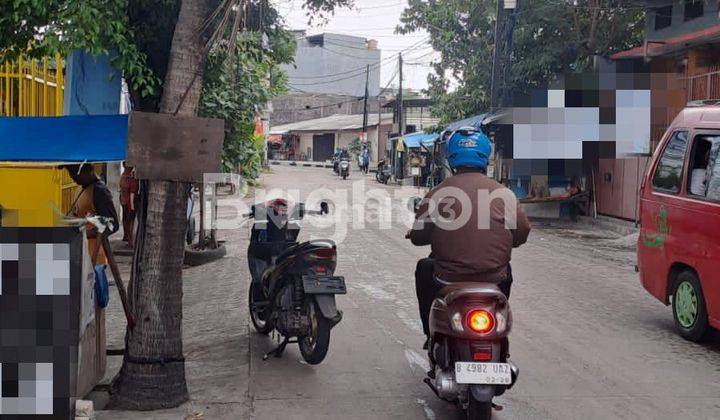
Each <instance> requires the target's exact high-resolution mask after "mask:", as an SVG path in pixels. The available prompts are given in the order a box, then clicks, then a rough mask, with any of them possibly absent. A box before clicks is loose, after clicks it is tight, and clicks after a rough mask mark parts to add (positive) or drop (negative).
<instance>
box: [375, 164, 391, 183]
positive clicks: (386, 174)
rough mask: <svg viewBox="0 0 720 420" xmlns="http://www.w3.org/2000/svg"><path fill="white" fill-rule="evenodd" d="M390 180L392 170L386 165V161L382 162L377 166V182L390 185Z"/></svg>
mask: <svg viewBox="0 0 720 420" xmlns="http://www.w3.org/2000/svg"><path fill="white" fill-rule="evenodd" d="M389 179H390V168H389V167H388V165H387V164H386V163H385V159H382V160H380V162H378V166H377V172H375V180H376V181H377V182H379V183H381V184H386V185H387V183H388V180H389Z"/></svg>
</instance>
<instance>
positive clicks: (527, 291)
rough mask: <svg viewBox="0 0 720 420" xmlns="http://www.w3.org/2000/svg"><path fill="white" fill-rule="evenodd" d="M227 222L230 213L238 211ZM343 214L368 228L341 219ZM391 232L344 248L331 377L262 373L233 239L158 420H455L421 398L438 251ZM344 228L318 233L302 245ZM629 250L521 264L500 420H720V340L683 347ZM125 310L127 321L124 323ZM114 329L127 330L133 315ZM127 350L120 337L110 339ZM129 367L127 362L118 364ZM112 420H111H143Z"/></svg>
mask: <svg viewBox="0 0 720 420" xmlns="http://www.w3.org/2000/svg"><path fill="white" fill-rule="evenodd" d="M360 179H365V180H366V181H367V184H366V186H367V188H380V189H384V190H386V191H387V192H388V193H390V194H393V193H395V191H396V190H397V189H396V188H392V187H384V186H379V185H378V184H377V183H375V182H374V180H373V179H372V178H371V176H369V175H368V176H364V177H363V176H362V175H360V174H359V173H357V172H353V174H352V176H351V179H350V180H348V181H345V182H343V181H342V180H339V179H337V178H336V177H334V176H333V175H332V171H331V170H329V169H316V168H299V167H277V166H276V167H273V173H272V174H267V175H265V176H263V178H262V185H263V187H265V188H288V187H290V188H296V189H299V192H300V196H301V198H302V199H303V200H305V199H306V197H308V194H310V192H312V191H313V190H316V189H319V188H327V189H330V190H333V189H337V188H343V187H345V188H349V187H350V186H351V185H352V183H353V182H354V181H357V180H360ZM221 213H222V214H225V215H227V214H231V213H232V212H231V211H229V210H228V209H227V208H226V209H224V210H222V211H221ZM336 214H342V215H344V216H345V217H346V218H347V219H348V220H353V221H357V220H359V218H358V217H357V215H355V216H354V217H352V218H351V217H350V212H349V211H348V210H347V209H345V210H343V209H339V210H338V212H337V213H336ZM405 231H406V227H405V226H403V224H402V223H400V221H398V220H396V221H394V222H393V223H392V225H391V227H390V229H379V228H378V224H377V223H374V224H369V225H368V226H366V228H365V229H360V230H352V231H349V232H348V236H347V238H346V239H345V240H344V241H342V242H341V243H340V244H339V247H338V248H339V262H338V270H337V272H338V274H340V275H344V276H345V278H346V281H347V284H348V287H349V293H348V294H347V295H346V296H342V297H340V298H339V300H338V304H339V307H340V308H341V309H343V310H344V313H345V318H344V319H343V321H342V323H341V324H339V325H338V326H337V327H336V328H335V329H334V330H333V331H332V337H331V344H330V353H329V355H328V357H327V359H326V360H325V362H324V363H323V364H321V365H319V366H309V365H307V364H304V363H303V362H302V361H301V357H300V354H299V350H298V348H297V346H296V345H291V346H289V347H288V351H287V352H286V354H285V357H284V358H283V359H273V360H270V361H268V362H263V361H262V355H263V353H265V352H266V351H268V350H269V349H271V348H272V347H273V344H274V343H273V342H272V341H271V339H270V338H268V337H265V336H261V335H258V334H255V333H252V332H250V333H248V331H252V327H250V326H249V323H248V319H247V306H246V296H247V285H248V276H249V274H248V272H247V265H246V264H247V263H246V260H245V255H244V252H245V249H246V247H247V236H248V235H247V230H246V229H244V230H238V229H235V230H230V231H224V232H221V238H225V239H228V245H229V255H228V257H226V258H225V259H223V260H221V261H218V262H215V263H212V264H209V265H207V266H203V267H196V268H192V269H188V270H186V272H185V274H184V278H185V280H184V282H185V296H184V340H185V354H186V359H187V372H188V385H189V388H190V393H191V402H190V403H189V404H187V405H185V406H183V407H180V408H179V409H175V410H168V411H165V412H153V413H152V414H150V413H147V416H143V417H147V418H163V419H164V418H168V419H171V418H179V417H183V416H185V415H189V416H190V417H193V416H194V417H198V418H199V417H204V418H213V419H215V418H223V419H224V418H227V419H239V418H255V419H261V420H268V419H313V420H315V419H340V418H342V419H344V420H350V419H358V420H360V419H362V420H365V419H424V418H427V419H430V420H433V419H457V418H459V416H458V413H457V411H456V410H455V408H454V406H452V405H450V404H447V403H445V402H442V401H440V400H438V399H437V398H436V397H435V396H434V394H433V393H432V392H431V391H430V390H429V389H428V388H427V387H426V386H425V385H424V384H423V383H422V379H423V377H424V372H425V370H426V366H427V360H426V358H425V355H424V352H423V351H422V349H421V345H422V342H423V337H422V334H421V328H420V323H419V320H418V315H417V304H416V298H415V291H414V279H413V271H414V267H415V263H416V261H417V259H419V258H421V257H424V256H425V255H427V253H428V252H429V249H428V248H416V247H413V246H411V244H410V243H409V242H408V241H406V240H404V239H403V236H404V233H405ZM330 233H332V229H331V228H318V227H312V226H306V227H304V229H303V233H302V235H301V238H309V237H310V236H311V235H317V236H325V235H328V234H330ZM626 242H627V241H624V240H623V239H617V240H615V239H610V238H608V237H607V234H606V233H604V232H590V234H588V232H587V231H586V230H582V229H576V230H567V229H565V230H558V229H555V228H551V227H536V228H535V230H534V231H533V232H532V233H531V236H530V239H529V242H528V243H527V244H526V245H524V246H523V247H522V248H520V249H519V250H517V251H516V253H515V254H514V258H513V272H514V274H515V279H516V282H515V285H514V287H513V292H512V307H513V314H514V320H515V324H514V330H513V334H512V336H511V353H512V359H513V360H514V361H515V362H516V363H517V364H518V365H519V367H520V369H521V374H520V380H519V382H518V384H517V385H516V387H515V388H514V389H513V390H512V391H510V392H509V393H508V394H507V395H506V396H503V397H502V398H499V399H498V402H499V403H500V404H502V405H503V406H504V407H505V408H504V410H502V411H498V412H495V418H496V419H579V418H582V419H618V418H619V419H624V418H627V419H653V420H656V419H678V418H682V419H716V418H718V417H720V374H718V370H719V369H720V340H715V341H714V342H713V343H710V344H707V345H698V344H692V343H689V342H686V341H684V340H682V339H681V338H679V337H678V336H676V335H675V333H674V332H673V330H672V328H673V326H672V318H671V314H670V311H669V309H667V308H665V307H664V306H663V305H662V304H660V303H659V302H657V301H655V300H654V298H652V297H650V296H649V295H648V294H646V293H645V291H644V290H643V289H642V287H641V286H640V284H639V282H638V280H637V275H636V274H635V273H634V271H633V264H634V254H633V252H632V250H630V249H629V248H628V247H627V243H626ZM116 309H118V308H116ZM115 312H116V314H115V315H113V314H111V316H110V317H109V322H111V323H113V322H114V323H116V324H117V323H119V325H120V326H122V323H121V322H120V321H121V320H120V321H117V320H116V321H117V322H116V321H112V320H113V319H116V318H119V314H120V313H119V310H116V311H115ZM108 330H109V331H110V335H111V336H110V337H109V343H110V344H111V345H113V344H114V345H116V346H122V331H123V329H122V328H119V327H117V326H116V327H115V328H113V327H109V328H108ZM114 363H115V365H117V364H118V363H119V360H116V361H114ZM136 416H137V413H122V412H103V415H102V416H101V417H102V418H137V417H136Z"/></svg>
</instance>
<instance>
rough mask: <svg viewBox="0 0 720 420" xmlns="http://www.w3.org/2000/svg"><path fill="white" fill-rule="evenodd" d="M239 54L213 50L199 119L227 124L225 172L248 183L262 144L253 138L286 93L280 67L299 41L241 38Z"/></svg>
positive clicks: (282, 36)
mask: <svg viewBox="0 0 720 420" xmlns="http://www.w3.org/2000/svg"><path fill="white" fill-rule="evenodd" d="M236 42H237V49H236V51H235V52H234V53H231V52H230V51H231V50H229V49H228V48H226V47H225V46H217V47H215V48H213V49H212V50H211V52H210V55H209V56H208V59H207V62H206V66H205V75H204V79H203V93H202V98H201V99H200V109H199V115H201V116H204V117H213V118H222V119H224V120H225V142H224V148H223V167H224V169H225V170H226V171H237V172H239V173H240V174H241V175H242V176H243V177H244V178H245V179H248V180H252V179H255V178H257V176H258V175H259V170H260V164H261V163H262V154H263V151H264V144H263V140H262V137H260V139H258V137H257V136H255V135H254V129H255V123H254V121H255V117H256V116H258V115H259V114H260V112H261V111H262V109H263V107H264V106H265V105H266V104H267V103H268V102H269V101H270V99H272V98H273V97H274V96H277V95H280V94H282V93H284V92H285V84H286V75H285V74H284V72H282V71H281V70H280V68H279V67H278V65H279V64H282V63H289V62H291V61H292V58H293V55H294V50H295V39H294V38H293V36H292V34H291V33H289V32H287V31H284V30H282V29H280V28H278V29H276V30H275V31H273V32H272V33H271V34H270V36H267V35H263V34H261V33H259V32H247V33H241V34H239V35H238V38H237V41H236Z"/></svg>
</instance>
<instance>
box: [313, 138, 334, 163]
mask: <svg viewBox="0 0 720 420" xmlns="http://www.w3.org/2000/svg"><path fill="white" fill-rule="evenodd" d="M334 149H335V134H333V133H329V134H315V135H314V136H313V150H312V160H314V161H315V162H324V161H326V160H328V159H330V158H331V157H332V155H333V152H334Z"/></svg>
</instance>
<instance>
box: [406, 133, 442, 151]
mask: <svg viewBox="0 0 720 420" xmlns="http://www.w3.org/2000/svg"><path fill="white" fill-rule="evenodd" d="M437 138H438V135H437V134H427V133H423V132H419V133H412V134H406V135H405V136H403V141H404V142H405V145H406V146H407V147H408V148H409V149H413V148H418V147H420V143H422V144H423V145H424V146H426V147H430V146H432V145H433V144H435V140H437Z"/></svg>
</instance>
